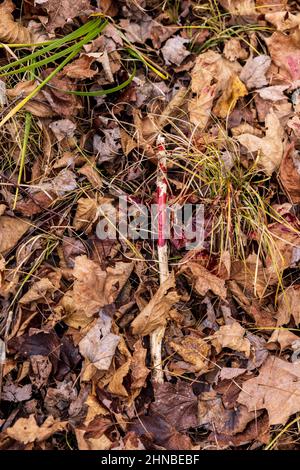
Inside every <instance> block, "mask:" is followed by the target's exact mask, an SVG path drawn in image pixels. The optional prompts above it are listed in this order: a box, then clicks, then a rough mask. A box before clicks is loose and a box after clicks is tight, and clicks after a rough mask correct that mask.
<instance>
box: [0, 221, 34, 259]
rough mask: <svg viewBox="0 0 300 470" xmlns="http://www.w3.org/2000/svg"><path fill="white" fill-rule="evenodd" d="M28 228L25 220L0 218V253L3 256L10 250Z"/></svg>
mask: <svg viewBox="0 0 300 470" xmlns="http://www.w3.org/2000/svg"><path fill="white" fill-rule="evenodd" d="M30 227H31V224H30V222H29V221H27V220H26V219H17V218H16V217H9V216H7V215H2V216H0V253H2V254H5V253H6V252H7V251H9V250H11V249H12V248H13V247H14V246H15V245H16V244H17V243H18V241H19V240H20V238H22V237H23V235H24V234H25V233H26V232H27V231H28V230H29V228H30Z"/></svg>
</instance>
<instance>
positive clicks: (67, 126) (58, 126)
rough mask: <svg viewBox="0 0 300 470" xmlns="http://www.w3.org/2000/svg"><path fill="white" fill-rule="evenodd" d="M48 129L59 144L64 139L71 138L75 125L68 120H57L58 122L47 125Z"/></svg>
mask: <svg viewBox="0 0 300 470" xmlns="http://www.w3.org/2000/svg"><path fill="white" fill-rule="evenodd" d="M49 128H50V129H51V130H52V132H53V134H54V135H55V137H56V139H57V141H58V142H61V141H62V140H63V139H64V138H65V137H73V135H74V132H75V129H76V124H75V123H74V122H72V121H70V119H59V121H53V122H51V123H50V124H49Z"/></svg>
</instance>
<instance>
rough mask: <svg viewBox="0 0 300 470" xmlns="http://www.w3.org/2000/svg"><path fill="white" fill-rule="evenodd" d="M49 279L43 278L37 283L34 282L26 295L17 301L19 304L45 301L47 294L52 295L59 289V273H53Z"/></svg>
mask: <svg viewBox="0 0 300 470" xmlns="http://www.w3.org/2000/svg"><path fill="white" fill-rule="evenodd" d="M49 277H50V278H49ZM49 277H43V278H42V279H40V280H39V281H37V282H35V283H34V284H33V285H32V286H31V287H30V289H29V290H28V291H27V292H26V294H24V295H23V297H21V299H20V300H19V302H20V304H28V303H30V302H36V301H38V300H44V301H45V300H46V295H47V294H52V293H53V292H55V291H56V290H57V289H59V283H60V279H61V273H60V272H53V273H51V274H50V275H49Z"/></svg>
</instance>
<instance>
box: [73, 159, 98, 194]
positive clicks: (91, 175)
mask: <svg viewBox="0 0 300 470" xmlns="http://www.w3.org/2000/svg"><path fill="white" fill-rule="evenodd" d="M78 173H79V174H80V175H84V176H86V178H87V179H88V181H89V182H90V183H91V185H92V187H93V188H95V189H100V188H101V187H102V178H101V176H100V174H99V171H97V168H96V165H95V164H94V165H93V162H89V163H86V164H85V165H84V166H83V167H82V168H80V170H78ZM79 201H80V199H79Z"/></svg>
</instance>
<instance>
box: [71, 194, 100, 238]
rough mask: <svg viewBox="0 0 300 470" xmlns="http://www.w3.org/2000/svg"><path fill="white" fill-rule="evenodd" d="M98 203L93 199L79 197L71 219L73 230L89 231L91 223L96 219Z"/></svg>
mask: <svg viewBox="0 0 300 470" xmlns="http://www.w3.org/2000/svg"><path fill="white" fill-rule="evenodd" d="M97 209H98V204H97V202H96V201H95V200H94V199H90V198H87V197H81V198H80V199H78V201H77V209H76V213H75V216H74V220H73V226H74V228H75V230H80V229H82V230H84V231H86V232H87V233H89V231H90V230H89V229H91V227H92V224H93V223H94V222H95V221H96V220H97V218H98V214H97Z"/></svg>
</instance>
